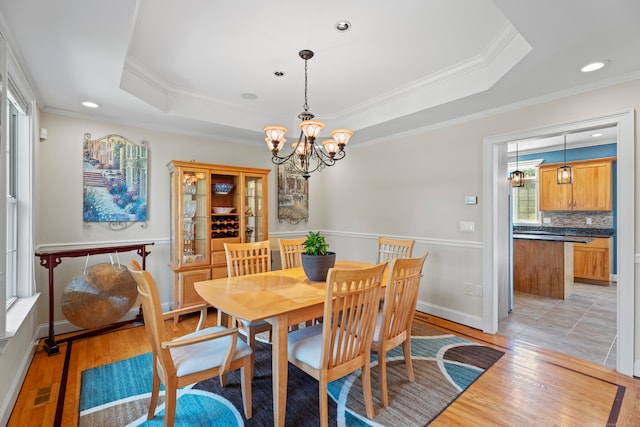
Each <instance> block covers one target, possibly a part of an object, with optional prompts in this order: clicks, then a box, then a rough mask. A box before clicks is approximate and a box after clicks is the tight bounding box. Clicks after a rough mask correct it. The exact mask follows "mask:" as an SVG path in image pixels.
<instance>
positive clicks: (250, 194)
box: [244, 176, 267, 242]
mask: <svg viewBox="0 0 640 427" xmlns="http://www.w3.org/2000/svg"><path fill="white" fill-rule="evenodd" d="M264 184H265V180H264V178H263V177H260V176H245V184H244V185H245V205H244V206H245V210H244V214H245V230H244V231H245V242H260V241H263V240H265V239H266V236H267V234H266V232H267V230H266V229H265V228H266V227H265V220H266V218H265V215H266V212H265V209H264V199H263V197H266V196H267V195H266V194H264V191H265V190H264Z"/></svg>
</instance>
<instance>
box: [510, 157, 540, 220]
mask: <svg viewBox="0 0 640 427" xmlns="http://www.w3.org/2000/svg"><path fill="white" fill-rule="evenodd" d="M542 162H544V159H534V160H525V161H518V162H517V163H516V162H510V163H509V164H508V165H507V169H508V172H509V174H511V172H513V171H515V170H516V165H517V166H518V169H519V170H521V171H525V170H528V169H535V170H536V174H535V176H529V177H528V176H527V175H526V174H525V177H524V180H525V182H527V181H529V182H531V181H535V183H536V189H539V188H540V187H539V186H540V171H539V166H540V165H541V164H542ZM511 190H512V197H511V222H512V223H513V224H514V225H519V224H520V225H539V224H540V223H541V220H540V217H541V215H540V193H539V192H538V193H536V219H535V220H532V221H522V220H520V219H517V217H516V213H517V209H518V206H517V203H518V197H517V193H518V190H519V188H517V187H516V188H511Z"/></svg>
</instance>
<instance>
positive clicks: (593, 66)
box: [580, 61, 609, 73]
mask: <svg viewBox="0 0 640 427" xmlns="http://www.w3.org/2000/svg"><path fill="white" fill-rule="evenodd" d="M607 65H609V61H593V62H590V63H589V64H587V65H585V66H584V67H582V68H580V71H582V72H583V73H590V72H592V71H596V70H599V69H601V68H604V67H606V66H607Z"/></svg>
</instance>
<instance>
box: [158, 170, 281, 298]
mask: <svg viewBox="0 0 640 427" xmlns="http://www.w3.org/2000/svg"><path fill="white" fill-rule="evenodd" d="M167 167H168V168H169V174H170V179H169V182H170V189H169V190H170V202H171V207H170V208H171V209H170V215H171V218H170V227H171V232H170V254H171V255H170V256H171V262H170V267H171V270H172V271H173V286H172V300H173V308H183V307H188V306H192V305H195V304H201V303H203V302H204V300H202V298H200V296H199V295H198V293H197V292H196V291H195V289H194V283H195V282H198V281H202V280H208V279H212V278H220V277H226V276H227V267H226V258H225V253H224V243H227V242H257V241H262V240H267V239H268V238H269V235H268V192H267V185H268V175H269V172H271V171H270V170H269V169H257V168H246V167H241V166H227V165H214V164H207V163H198V162H186V161H179V160H172V161H171V162H169V163H168V164H167Z"/></svg>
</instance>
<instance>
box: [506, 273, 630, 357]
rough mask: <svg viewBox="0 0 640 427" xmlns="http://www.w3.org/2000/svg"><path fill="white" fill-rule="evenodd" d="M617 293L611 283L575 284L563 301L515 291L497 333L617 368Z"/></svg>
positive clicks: (613, 284)
mask: <svg viewBox="0 0 640 427" xmlns="http://www.w3.org/2000/svg"><path fill="white" fill-rule="evenodd" d="M616 293H617V287H616V284H615V282H612V284H611V286H598V285H588V284H583V283H574V291H573V293H572V294H571V295H569V297H567V298H566V299H565V300H557V299H553V298H546V297H539V296H536V295H531V294H526V293H522V292H515V294H514V307H513V310H512V312H511V314H510V315H509V316H508V317H507V318H506V319H503V320H501V321H500V322H499V324H498V333H499V334H502V335H506V336H509V337H512V338H517V339H519V340H522V341H525V342H528V343H531V344H535V345H539V346H541V347H546V348H552V349H554V350H557V351H561V352H563V353H565V354H569V355H572V356H576V357H580V358H581V359H585V360H590V361H592V362H596V363H599V364H602V365H606V366H608V367H611V368H614V369H615V367H616V345H615V344H616V333H617V330H616Z"/></svg>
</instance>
